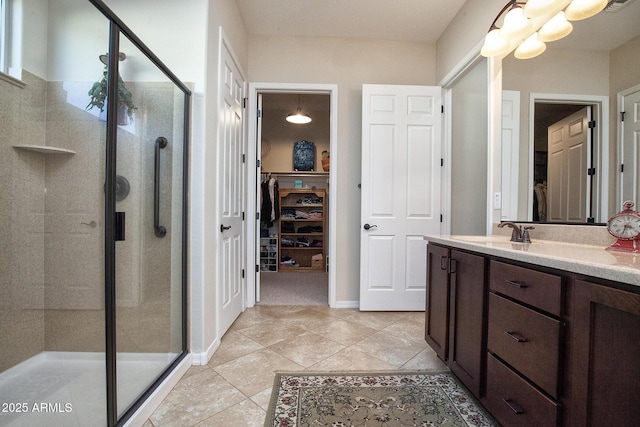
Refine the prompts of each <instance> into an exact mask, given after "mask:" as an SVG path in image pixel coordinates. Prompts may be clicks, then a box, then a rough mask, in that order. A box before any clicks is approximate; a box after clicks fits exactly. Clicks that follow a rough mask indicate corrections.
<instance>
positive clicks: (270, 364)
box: [213, 348, 304, 396]
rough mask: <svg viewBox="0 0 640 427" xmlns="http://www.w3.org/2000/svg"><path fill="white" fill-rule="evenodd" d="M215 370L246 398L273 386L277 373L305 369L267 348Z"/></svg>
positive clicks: (217, 367) (224, 364)
mask: <svg viewBox="0 0 640 427" xmlns="http://www.w3.org/2000/svg"><path fill="white" fill-rule="evenodd" d="M213 369H214V370H215V371H216V372H218V373H219V374H220V375H222V376H223V377H224V378H225V379H226V380H227V381H228V382H229V383H231V384H232V385H233V386H234V387H236V388H237V389H238V390H240V391H241V392H242V393H244V394H245V395H246V396H253V395H254V394H256V393H258V392H260V391H262V390H264V389H265V388H267V387H271V386H272V385H273V378H274V373H275V372H276V371H302V370H304V367H303V366H301V365H298V364H297V363H294V362H292V361H291V360H290V359H287V358H286V357H284V356H281V355H279V354H278V353H276V352H274V351H272V350H270V349H268V348H267V349H262V350H258V351H255V352H253V353H250V354H247V355H246V356H242V357H240V358H238V359H236V360H232V361H230V362H227V363H223V364H222V365H219V366H216V367H214V368H213Z"/></svg>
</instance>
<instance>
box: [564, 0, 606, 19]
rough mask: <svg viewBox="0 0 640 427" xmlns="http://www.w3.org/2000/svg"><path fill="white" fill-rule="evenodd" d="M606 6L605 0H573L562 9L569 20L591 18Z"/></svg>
mask: <svg viewBox="0 0 640 427" xmlns="http://www.w3.org/2000/svg"><path fill="white" fill-rule="evenodd" d="M605 7H607V0H573V1H572V2H571V3H570V4H569V6H567V8H566V9H565V10H564V14H565V16H566V18H567V19H568V20H570V21H579V20H581V19H587V18H591V17H592V16H593V15H597V14H598V13H600V11H602V9H604V8H605Z"/></svg>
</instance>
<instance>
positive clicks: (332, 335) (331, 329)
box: [313, 320, 378, 346]
mask: <svg viewBox="0 0 640 427" xmlns="http://www.w3.org/2000/svg"><path fill="white" fill-rule="evenodd" d="M376 332H378V331H377V330H376V329H373V328H369V327H367V326H364V325H362V324H360V323H356V322H349V321H346V320H336V321H335V322H332V323H330V324H328V325H325V326H321V327H319V328H317V329H315V330H313V333H314V334H317V335H320V336H323V337H325V338H329V339H330V340H331V341H335V342H337V343H340V344H342V345H346V346H349V345H353V344H355V343H357V342H360V341H362V340H363V339H365V338H366V337H368V336H371V335H373V334H375V333H376Z"/></svg>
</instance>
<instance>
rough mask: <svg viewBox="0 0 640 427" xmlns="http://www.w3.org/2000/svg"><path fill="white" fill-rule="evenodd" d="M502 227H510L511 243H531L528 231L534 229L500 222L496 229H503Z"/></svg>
mask: <svg viewBox="0 0 640 427" xmlns="http://www.w3.org/2000/svg"><path fill="white" fill-rule="evenodd" d="M504 226H508V227H510V228H511V229H512V230H513V231H511V241H512V242H519V243H531V237H530V236H529V230H533V229H534V228H535V227H523V228H520V226H519V225H518V224H516V223H514V222H511V221H502V222H501V223H500V224H498V228H503V227H504Z"/></svg>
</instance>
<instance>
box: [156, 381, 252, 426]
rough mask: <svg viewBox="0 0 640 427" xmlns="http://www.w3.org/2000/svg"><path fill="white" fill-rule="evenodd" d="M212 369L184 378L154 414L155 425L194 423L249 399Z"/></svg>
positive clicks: (186, 424)
mask: <svg viewBox="0 0 640 427" xmlns="http://www.w3.org/2000/svg"><path fill="white" fill-rule="evenodd" d="M245 399H246V396H243V395H242V393H240V392H239V391H238V390H237V389H235V388H234V387H233V386H231V384H229V383H228V382H227V381H225V379H224V378H222V377H221V376H220V375H218V374H217V373H216V372H214V371H213V370H211V369H207V370H205V371H202V372H200V373H198V374H195V375H191V376H189V377H187V378H183V379H181V380H180V382H178V384H177V385H176V386H175V387H174V389H173V390H172V391H171V393H169V395H168V396H167V397H166V398H165V400H164V401H163V402H162V403H161V404H160V406H159V407H158V409H156V410H155V411H154V412H153V414H152V415H151V417H150V420H151V422H152V423H153V424H154V425H155V426H163V427H164V426H180V427H182V426H190V425H195V424H196V423H198V422H200V421H202V420H205V419H207V418H209V417H211V416H213V415H215V414H217V413H218V412H221V411H223V410H225V409H227V408H230V407H232V406H233V405H235V404H237V403H240V402H241V401H243V400H245Z"/></svg>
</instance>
